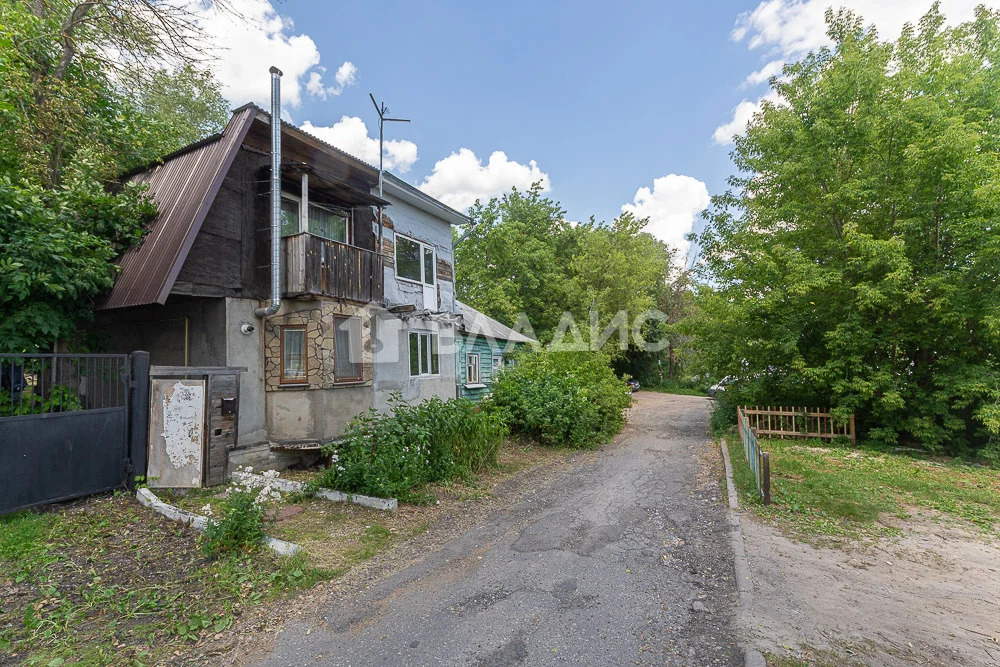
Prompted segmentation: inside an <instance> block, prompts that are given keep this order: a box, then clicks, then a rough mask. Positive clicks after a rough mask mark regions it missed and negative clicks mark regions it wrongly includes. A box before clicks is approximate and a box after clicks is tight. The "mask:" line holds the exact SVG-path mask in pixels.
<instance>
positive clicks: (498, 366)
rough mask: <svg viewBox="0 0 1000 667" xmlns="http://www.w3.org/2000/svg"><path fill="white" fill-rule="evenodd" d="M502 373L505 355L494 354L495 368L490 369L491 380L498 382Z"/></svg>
mask: <svg viewBox="0 0 1000 667" xmlns="http://www.w3.org/2000/svg"><path fill="white" fill-rule="evenodd" d="M501 371H503V355H502V354H495V353H494V355H493V367H492V368H491V369H490V380H496V379H497V376H499V375H500V372H501Z"/></svg>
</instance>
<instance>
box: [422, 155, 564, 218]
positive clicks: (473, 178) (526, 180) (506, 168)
mask: <svg viewBox="0 0 1000 667" xmlns="http://www.w3.org/2000/svg"><path fill="white" fill-rule="evenodd" d="M536 181H537V182H541V184H542V191H544V192H548V190H549V189H550V187H551V183H550V181H549V175H548V174H546V173H545V172H543V171H542V170H541V169H539V168H538V163H536V162H535V161H534V160H531V161H530V162H528V164H521V163H519V162H515V161H513V160H509V159H507V154H506V153H504V152H503V151H494V152H493V153H492V154H491V155H490V159H489V160H488V161H487V163H486V164H485V165H484V164H483V163H482V161H481V160H480V159H479V158H478V157H476V154H475V153H473V152H472V151H471V150H469V149H468V148H462V149H460V150H459V151H458V152H457V153H452V154H451V155H449V156H448V157H446V158H444V159H443V160H438V161H437V163H436V164H435V165H434V171H433V172H432V173H431V174H430V175H429V176H428V177H427V178H425V179H424V182H423V183H421V184H420V185H419V186H418V187H419V188H420V189H421V190H423V191H424V192H426V193H427V194H429V195H430V196H432V197H436V198H437V199H440V200H441V201H442V202H444V203H445V204H447V205H448V206H451V207H452V208H453V209H456V210H458V211H464V210H466V209H467V208H469V207H470V206H472V204H474V203H475V202H476V200H477V199H479V200H482V201H486V200H488V199H490V198H491V197H495V196H497V195H501V194H503V193H504V192H507V191H508V190H510V189H511V188H512V187H516V188H517V189H519V190H526V189H528V188H529V187H531V184H532V183H535V182H536Z"/></svg>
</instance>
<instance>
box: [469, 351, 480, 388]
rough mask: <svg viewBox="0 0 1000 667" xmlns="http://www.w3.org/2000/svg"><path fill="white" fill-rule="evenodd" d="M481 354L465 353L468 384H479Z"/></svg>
mask: <svg viewBox="0 0 1000 667" xmlns="http://www.w3.org/2000/svg"><path fill="white" fill-rule="evenodd" d="M479 378H480V375H479V355H478V354H467V355H465V382H466V384H479V382H480V379H479Z"/></svg>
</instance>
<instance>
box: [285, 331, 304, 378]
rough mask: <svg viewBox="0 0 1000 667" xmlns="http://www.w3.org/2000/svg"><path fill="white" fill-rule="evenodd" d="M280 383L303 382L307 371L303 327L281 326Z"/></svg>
mask: <svg viewBox="0 0 1000 667" xmlns="http://www.w3.org/2000/svg"><path fill="white" fill-rule="evenodd" d="M280 336H281V378H280V382H281V384H304V383H305V382H306V378H307V374H308V371H309V362H308V360H307V355H306V330H305V327H281V329H280Z"/></svg>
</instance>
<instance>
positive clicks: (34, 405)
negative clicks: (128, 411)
mask: <svg viewBox="0 0 1000 667" xmlns="http://www.w3.org/2000/svg"><path fill="white" fill-rule="evenodd" d="M128 379H129V355H127V354H0V417H17V416H24V415H39V414H53V413H56V412H60V413H61V412H77V411H82V410H97V409H102V408H121V407H126V405H127V403H128Z"/></svg>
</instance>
